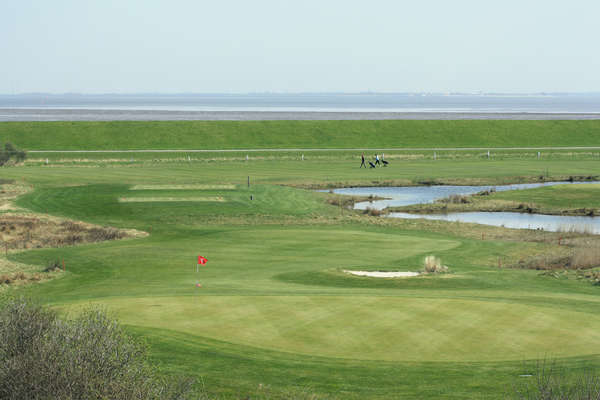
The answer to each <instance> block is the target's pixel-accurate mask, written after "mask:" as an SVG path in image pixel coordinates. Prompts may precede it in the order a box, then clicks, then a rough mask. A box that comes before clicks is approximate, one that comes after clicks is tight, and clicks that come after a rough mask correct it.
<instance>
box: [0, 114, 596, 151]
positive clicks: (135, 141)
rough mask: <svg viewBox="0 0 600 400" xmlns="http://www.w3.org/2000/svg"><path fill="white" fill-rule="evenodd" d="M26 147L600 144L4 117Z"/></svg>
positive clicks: (481, 132) (405, 124) (575, 125)
mask: <svg viewBox="0 0 600 400" xmlns="http://www.w3.org/2000/svg"><path fill="white" fill-rule="evenodd" d="M0 139H2V140H5V141H11V142H13V143H14V144H16V145H17V146H18V147H22V148H24V149H26V150H110V149H121V150H128V149H261V148H262V149H264V148H405V147H409V148H448V147H491V148H493V147H524V146H534V147H547V146H600V121H492V120H486V121H410V120H392V121H244V122H234V121H166V122H132V121H121V122H2V123H0Z"/></svg>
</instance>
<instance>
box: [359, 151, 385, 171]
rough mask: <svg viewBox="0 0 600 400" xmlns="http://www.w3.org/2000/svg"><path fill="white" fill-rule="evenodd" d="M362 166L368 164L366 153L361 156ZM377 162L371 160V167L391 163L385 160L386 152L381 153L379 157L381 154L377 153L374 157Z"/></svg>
mask: <svg viewBox="0 0 600 400" xmlns="http://www.w3.org/2000/svg"><path fill="white" fill-rule="evenodd" d="M360 160H361V162H360V168H362V167H365V168H367V164H365V153H363V154H362V156H361V157H360ZM374 160H375V162H372V161H369V168H375V167H377V166H378V165H379V166H380V167H382V166H383V167H386V166H387V165H388V164H389V163H388V162H387V161H385V154H384V153H381V158H379V154H375V157H374Z"/></svg>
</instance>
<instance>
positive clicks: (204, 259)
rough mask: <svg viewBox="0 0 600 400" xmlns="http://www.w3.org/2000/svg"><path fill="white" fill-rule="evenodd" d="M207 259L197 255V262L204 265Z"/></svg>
mask: <svg viewBox="0 0 600 400" xmlns="http://www.w3.org/2000/svg"><path fill="white" fill-rule="evenodd" d="M207 261H208V260H207V259H206V258H204V257H202V256H198V264H200V265H204V264H206V262H207Z"/></svg>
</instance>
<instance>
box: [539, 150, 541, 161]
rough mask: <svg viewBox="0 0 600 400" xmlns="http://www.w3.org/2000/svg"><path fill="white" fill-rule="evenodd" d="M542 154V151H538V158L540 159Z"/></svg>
mask: <svg viewBox="0 0 600 400" xmlns="http://www.w3.org/2000/svg"><path fill="white" fill-rule="evenodd" d="M540 156H541V154H540V152H539V151H538V160H539V159H540Z"/></svg>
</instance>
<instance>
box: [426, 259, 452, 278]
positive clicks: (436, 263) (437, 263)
mask: <svg viewBox="0 0 600 400" xmlns="http://www.w3.org/2000/svg"><path fill="white" fill-rule="evenodd" d="M423 271H424V272H425V273H426V274H439V273H445V272H448V267H446V266H445V265H442V260H440V259H439V258H437V257H435V256H427V257H425V261H424V267H423Z"/></svg>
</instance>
